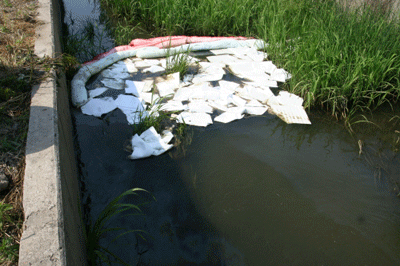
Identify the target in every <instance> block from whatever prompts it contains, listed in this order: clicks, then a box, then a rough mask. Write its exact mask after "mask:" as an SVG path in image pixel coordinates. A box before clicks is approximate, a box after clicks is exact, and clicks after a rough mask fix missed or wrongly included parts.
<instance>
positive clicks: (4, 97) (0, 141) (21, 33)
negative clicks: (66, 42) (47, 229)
mask: <svg viewBox="0 0 400 266" xmlns="http://www.w3.org/2000/svg"><path fill="white" fill-rule="evenodd" d="M36 9H37V6H36V1H30V0H0V173H3V174H5V176H6V177H7V179H8V181H9V186H8V188H7V189H6V190H4V191H2V192H0V204H1V206H3V208H2V210H3V211H2V212H0V222H1V223H2V227H1V228H0V265H17V264H18V246H19V240H20V238H21V233H22V223H23V208H22V187H23V176H24V170H25V144H26V136H27V132H28V122H29V107H30V98H31V97H30V91H31V87H32V85H33V84H34V83H35V82H37V81H38V80H39V79H40V78H41V76H43V75H42V73H43V72H41V71H40V69H42V70H43V65H44V64H43V62H42V61H39V60H38V59H37V58H35V57H34V56H33V48H34V40H35V27H36V26H37V24H38V23H37V21H36V20H35V16H36ZM38 64H39V65H38ZM1 206H0V207H1ZM5 206H7V208H5ZM11 206H12V208H10V207H11Z"/></svg>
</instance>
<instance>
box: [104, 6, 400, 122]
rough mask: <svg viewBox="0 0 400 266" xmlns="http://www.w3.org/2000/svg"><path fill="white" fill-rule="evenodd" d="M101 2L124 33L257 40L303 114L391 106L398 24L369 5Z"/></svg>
mask: <svg viewBox="0 0 400 266" xmlns="http://www.w3.org/2000/svg"><path fill="white" fill-rule="evenodd" d="M101 2H102V4H103V5H105V6H106V7H107V8H110V10H111V11H110V12H111V14H112V16H113V17H114V19H115V20H118V21H124V25H126V27H131V28H132V27H135V26H136V25H138V24H140V27H142V28H143V27H144V28H146V30H147V31H149V32H151V33H152V34H153V35H181V34H185V35H207V36H208V35H211V36H230V35H241V36H251V37H257V38H261V39H264V40H265V41H266V42H268V43H269V44H270V45H269V46H268V48H267V53H268V54H269V58H270V59H272V60H273V61H274V62H275V63H276V64H278V65H279V66H280V67H284V68H285V69H286V70H288V71H289V72H290V73H291V74H292V79H291V80H290V81H289V82H288V84H287V85H286V87H285V89H287V90H289V91H291V92H293V93H295V94H297V95H299V96H301V97H303V98H304V99H305V106H306V107H318V108H319V107H322V108H324V109H326V110H327V111H328V112H330V113H331V114H332V115H334V116H336V117H341V118H347V117H349V116H351V115H352V114H355V113H359V112H364V111H366V110H375V109H376V108H377V107H379V106H380V105H382V104H383V103H390V104H394V103H396V102H397V101H398V99H399V95H400V94H399V90H400V82H399V74H400V58H399V52H400V42H399V37H398V36H399V34H400V29H399V23H398V21H395V20H391V21H389V20H388V19H387V18H388V15H387V14H386V13H385V12H382V10H383V9H377V8H376V7H375V6H376V5H374V8H369V6H362V7H360V8H359V9H347V8H345V7H343V6H341V5H338V4H337V3H336V1H334V0H296V1H295V0H269V1H258V0H231V1H226V0H198V1H191V0H137V1H130V0H123V1H120V0H118V1H117V0H102V1H101ZM377 10H378V11H379V12H378V11H377ZM126 27H125V28H126ZM123 28H124V27H122V26H121V25H120V27H119V30H120V31H115V34H116V35H117V36H118V35H124V38H123V39H125V40H131V39H134V38H135V37H136V36H135V35H134V33H133V32H132V31H128V30H125V31H122V29H123ZM129 34H131V36H126V35H129ZM129 37H130V38H129ZM120 44H121V43H120ZM123 44H127V43H123Z"/></svg>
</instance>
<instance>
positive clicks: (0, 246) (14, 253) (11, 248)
mask: <svg viewBox="0 0 400 266" xmlns="http://www.w3.org/2000/svg"><path fill="white" fill-rule="evenodd" d="M18 249H19V245H18V244H14V243H13V241H12V239H10V238H3V239H2V240H1V243H0V263H5V262H6V261H10V262H12V261H13V262H15V261H17V258H18Z"/></svg>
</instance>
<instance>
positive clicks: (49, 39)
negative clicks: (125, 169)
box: [19, 0, 87, 266]
mask: <svg viewBox="0 0 400 266" xmlns="http://www.w3.org/2000/svg"><path fill="white" fill-rule="evenodd" d="M61 1H62V0H39V1H38V4H39V10H38V11H39V15H38V17H37V20H38V21H41V22H43V24H41V25H39V26H38V27H37V29H36V36H37V40H36V43H35V54H36V55H38V56H39V57H43V56H52V57H54V56H56V55H58V54H60V53H61V23H62V19H63V17H62V16H61V5H62V2H61ZM51 74H52V76H53V78H48V79H47V80H45V81H43V82H42V83H41V84H39V85H38V86H35V87H34V88H33V91H32V103H31V111H30V119H29V131H28V139H27V145H26V169H25V179H24V192H23V193H24V195H23V196H24V197H23V206H24V213H25V221H24V225H23V234H22V238H21V244H20V257H19V265H74V266H75V265H86V264H87V263H86V254H85V241H84V233H83V232H84V231H83V228H84V227H83V222H82V212H81V202H80V189H79V176H78V170H77V164H76V159H75V158H76V157H75V152H74V141H73V127H72V123H71V115H70V106H69V102H70V101H69V99H68V95H69V93H68V88H67V85H66V80H65V76H64V75H63V74H62V73H61V74H58V75H57V74H56V72H55V71H54V70H52V73H51Z"/></svg>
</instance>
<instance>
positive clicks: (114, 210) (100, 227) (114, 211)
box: [86, 188, 147, 265]
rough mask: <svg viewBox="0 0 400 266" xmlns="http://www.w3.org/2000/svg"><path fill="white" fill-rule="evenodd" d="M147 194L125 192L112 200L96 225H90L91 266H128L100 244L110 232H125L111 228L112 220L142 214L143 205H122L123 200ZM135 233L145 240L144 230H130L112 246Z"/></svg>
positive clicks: (87, 242) (88, 235) (87, 245)
mask: <svg viewBox="0 0 400 266" xmlns="http://www.w3.org/2000/svg"><path fill="white" fill-rule="evenodd" d="M140 191H142V192H147V191H146V190H144V189H141V188H134V189H130V190H128V191H125V192H124V193H122V194H121V195H119V196H118V197H116V198H115V199H114V200H112V201H111V202H110V203H109V204H108V205H107V206H106V207H105V208H104V210H103V211H102V212H101V213H100V215H99V217H98V218H97V219H96V221H95V222H94V224H89V225H88V226H87V230H86V248H87V256H88V263H89V265H101V263H107V264H109V265H110V264H111V263H112V262H117V263H120V264H123V265H127V264H126V263H125V262H124V261H123V260H122V259H121V258H119V257H118V256H117V255H115V254H114V253H113V252H111V251H110V250H109V249H108V247H104V246H102V245H101V244H100V240H101V239H102V238H103V237H105V235H106V234H107V233H109V232H116V231H121V230H124V228H117V227H114V228H109V227H108V226H109V223H110V222H111V220H112V218H115V217H117V216H119V215H122V214H124V215H138V214H141V209H140V206H142V205H143V204H137V205H135V204H129V203H121V200H122V199H123V198H125V197H128V196H137V195H138V192H140ZM130 233H135V234H137V235H139V236H140V237H142V238H144V237H143V236H142V235H141V233H143V231H142V230H129V231H126V232H123V233H120V234H119V235H118V236H117V237H115V238H114V240H113V241H111V243H109V244H112V243H113V242H114V241H116V240H117V239H118V238H120V237H122V236H124V235H126V234H130Z"/></svg>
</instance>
